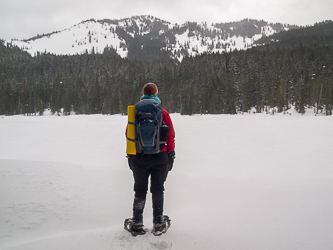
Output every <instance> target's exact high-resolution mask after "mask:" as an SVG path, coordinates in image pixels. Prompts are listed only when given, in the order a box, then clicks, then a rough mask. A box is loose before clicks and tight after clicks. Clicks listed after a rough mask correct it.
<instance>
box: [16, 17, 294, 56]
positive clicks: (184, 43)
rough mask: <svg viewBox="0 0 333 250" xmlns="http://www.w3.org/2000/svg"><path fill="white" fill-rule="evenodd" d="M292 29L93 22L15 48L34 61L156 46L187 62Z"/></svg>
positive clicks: (247, 23) (245, 23)
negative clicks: (47, 55) (43, 56)
mask: <svg viewBox="0 0 333 250" xmlns="http://www.w3.org/2000/svg"><path fill="white" fill-rule="evenodd" d="M289 28H295V27H292V26H289V25H282V24H269V23H267V22H264V21H256V20H249V19H245V20H242V21H240V22H234V23H226V24H222V23H220V24H218V23H217V24H211V25H207V23H201V24H197V23H190V22H188V23H185V24H183V25H177V24H171V23H169V22H167V21H163V20H160V19H158V18H155V17H152V16H134V17H131V18H125V19H121V20H109V19H104V20H94V19H91V20H87V21H83V22H81V23H79V24H77V25H74V26H72V27H70V28H68V29H64V30H62V31H57V32H53V33H49V34H46V35H38V36H36V37H34V38H30V39H27V40H24V41H18V40H12V41H11V43H13V44H15V45H17V46H19V47H20V48H22V49H24V50H26V51H28V52H29V53H30V54H31V55H33V56H34V55H36V53H37V52H41V53H43V52H50V53H54V54H58V55H74V54H82V53H86V52H88V53H91V52H92V51H94V52H95V53H103V51H104V48H105V47H109V48H113V49H115V50H116V52H117V54H118V55H120V56H121V57H126V56H127V55H128V50H129V49H132V50H134V49H135V48H136V49H137V48H139V50H140V48H141V50H142V49H143V48H144V46H155V47H158V50H161V51H165V52H167V53H169V56H170V57H171V58H174V59H178V60H181V59H182V58H183V57H184V56H185V55H193V56H195V55H197V54H201V53H203V52H209V53H211V52H223V51H227V52H229V51H233V50H235V49H238V50H240V49H247V48H249V47H251V46H252V45H253V43H254V42H255V41H256V40H258V39H260V38H261V37H263V36H269V35H272V34H274V33H276V32H280V31H282V30H288V29H289ZM135 53H138V52H137V51H136V52H135ZM135 53H134V54H135Z"/></svg>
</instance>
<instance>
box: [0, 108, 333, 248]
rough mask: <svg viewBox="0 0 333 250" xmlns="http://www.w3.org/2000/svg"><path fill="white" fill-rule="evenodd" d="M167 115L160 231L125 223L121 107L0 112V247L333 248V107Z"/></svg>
mask: <svg viewBox="0 0 333 250" xmlns="http://www.w3.org/2000/svg"><path fill="white" fill-rule="evenodd" d="M171 117H172V119H173V122H174V126H175V130H176V156H177V158H176V160H175V165H174V169H173V170H172V171H171V172H170V174H169V176H168V180H167V182H166V193H165V213H166V214H168V215H169V216H170V218H171V220H172V221H171V223H172V225H171V228H170V229H169V231H168V232H167V234H165V235H162V236H161V237H155V236H153V235H152V234H151V233H147V234H146V235H144V236H138V237H132V236H131V235H130V234H129V233H128V232H126V231H125V230H124V229H123V221H124V219H125V218H127V217H130V216H131V213H132V211H131V210H132V200H133V180H132V175H131V171H130V170H129V168H128V166H127V160H126V158H125V147H126V143H125V136H124V132H125V127H126V123H127V117H126V116H121V115H113V116H106V115H105V116H102V115H91V116H87V115H78V116H67V117H64V116H50V115H47V114H46V115H45V116H43V117H39V116H29V117H28V116H11V117H0V249H1V250H3V249H6V250H7V249H8V250H9V249H11V250H14V249H15V250H19V249H20V250H21V249H24V250H29V249H31V250H45V249H48V250H53V249H56V250H59V249H71V250H72V249H73V250H74V249H80V250H85V249H87V250H93V249H94V250H95V249H99V250H107V249H117V250H118V249H119V250H121V249H140V250H142V249H175V250H193V249H198V250H199V249H200V250H202V249H222V250H224V249H234V250H243V249H244V250H267V249H269V250H275V249H276V250H281V249H282V250H284V249H286V250H289V249H301V250H307V249H308V250H314V249H316V250H328V249H333V237H332V235H333V216H332V211H333V156H332V155H333V154H332V152H333V146H332V138H333V129H332V128H333V116H329V117H326V116H314V115H312V114H311V111H309V114H308V115H304V116H301V115H299V114H293V115H283V114H275V115H266V114H255V115H249V114H247V115H206V116H200V115H196V116H180V115H179V114H172V115H171ZM148 198H149V201H148V202H147V204H146V210H145V214H144V216H145V221H144V222H145V226H146V227H147V228H149V229H151V228H152V209H151V202H150V198H151V196H150V195H149V196H148Z"/></svg>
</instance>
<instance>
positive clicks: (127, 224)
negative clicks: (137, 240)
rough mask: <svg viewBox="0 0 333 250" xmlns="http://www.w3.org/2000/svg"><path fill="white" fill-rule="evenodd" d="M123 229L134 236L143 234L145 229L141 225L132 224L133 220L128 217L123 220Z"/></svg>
mask: <svg viewBox="0 0 333 250" xmlns="http://www.w3.org/2000/svg"><path fill="white" fill-rule="evenodd" d="M124 229H125V230H126V231H128V232H130V234H131V235H132V236H134V237H136V236H138V235H144V234H145V233H146V229H145V228H143V225H141V226H137V225H134V224H133V220H132V219H131V218H128V219H126V220H125V221H124Z"/></svg>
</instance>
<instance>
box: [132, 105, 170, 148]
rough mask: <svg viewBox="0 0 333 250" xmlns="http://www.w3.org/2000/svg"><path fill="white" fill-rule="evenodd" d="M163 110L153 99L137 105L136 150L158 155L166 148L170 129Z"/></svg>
mask: <svg viewBox="0 0 333 250" xmlns="http://www.w3.org/2000/svg"><path fill="white" fill-rule="evenodd" d="M162 114H163V108H162V107H161V105H160V104H159V103H158V102H157V101H155V100H153V99H143V100H141V101H139V102H138V103H137V104H136V105H135V137H136V149H137V151H139V152H140V153H143V154H157V153H159V152H160V151H161V150H162V149H163V147H164V146H165V143H166V140H167V135H168V131H169V128H168V127H167V126H166V125H164V123H163V119H162Z"/></svg>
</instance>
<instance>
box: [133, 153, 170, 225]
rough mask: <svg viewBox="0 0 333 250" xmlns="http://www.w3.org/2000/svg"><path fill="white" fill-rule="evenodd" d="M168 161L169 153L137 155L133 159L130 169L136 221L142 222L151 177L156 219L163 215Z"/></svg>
mask: <svg viewBox="0 0 333 250" xmlns="http://www.w3.org/2000/svg"><path fill="white" fill-rule="evenodd" d="M168 161H169V160H168V153H167V152H161V153H158V154H152V155H143V154H137V155H135V156H133V157H132V159H131V161H130V167H131V169H132V171H133V176H134V192H135V198H134V203H133V218H134V220H138V221H140V220H141V221H142V214H143V210H144V206H145V201H146V196H147V191H148V182H149V176H150V192H151V193H152V201H153V216H154V219H155V218H157V217H159V216H162V215H163V203H164V182H165V181H166V178H167V175H168V170H167V166H168Z"/></svg>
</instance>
